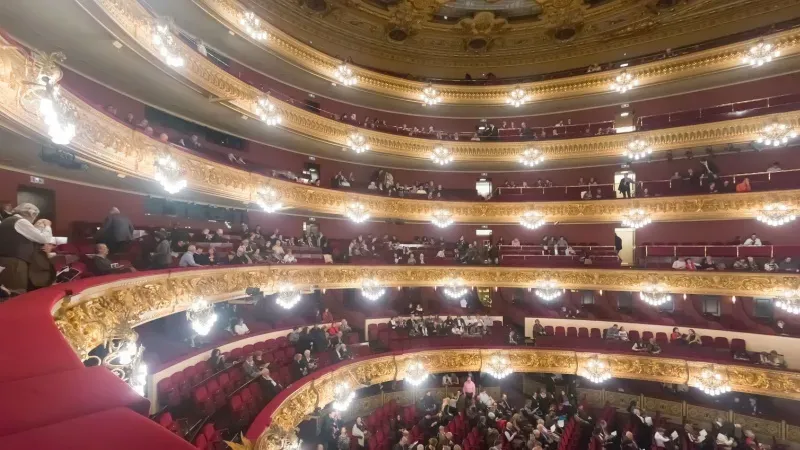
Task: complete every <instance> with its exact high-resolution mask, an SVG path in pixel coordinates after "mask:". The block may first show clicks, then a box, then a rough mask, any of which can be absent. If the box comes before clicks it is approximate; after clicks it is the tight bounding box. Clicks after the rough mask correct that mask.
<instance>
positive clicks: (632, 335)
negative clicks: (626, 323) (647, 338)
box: [628, 330, 641, 342]
mask: <svg viewBox="0 0 800 450" xmlns="http://www.w3.org/2000/svg"><path fill="white" fill-rule="evenodd" d="M628 339H629V340H630V341H632V342H639V341H640V340H641V338H640V337H639V332H638V331H637V330H631V331H628Z"/></svg>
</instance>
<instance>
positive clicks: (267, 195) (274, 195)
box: [256, 187, 283, 214]
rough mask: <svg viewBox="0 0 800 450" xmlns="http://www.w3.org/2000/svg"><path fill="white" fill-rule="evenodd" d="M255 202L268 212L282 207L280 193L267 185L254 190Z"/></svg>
mask: <svg viewBox="0 0 800 450" xmlns="http://www.w3.org/2000/svg"><path fill="white" fill-rule="evenodd" d="M256 204H257V205H258V206H260V207H261V209H263V210H264V211H266V212H268V213H270V214H272V213H274V212H275V211H277V210H279V209H281V208H283V203H281V196H280V194H279V193H278V191H276V190H275V189H272V188H269V187H263V188H261V189H259V190H258V192H256Z"/></svg>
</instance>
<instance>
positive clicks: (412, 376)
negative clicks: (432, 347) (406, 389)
mask: <svg viewBox="0 0 800 450" xmlns="http://www.w3.org/2000/svg"><path fill="white" fill-rule="evenodd" d="M429 376H430V372H428V370H427V369H425V365H424V364H422V361H420V360H418V359H414V360H411V362H409V363H408V366H406V378H405V380H406V381H407V382H409V383H410V384H411V385H412V386H419V385H420V384H422V383H423V382H424V381H425V380H427V379H428V377H429Z"/></svg>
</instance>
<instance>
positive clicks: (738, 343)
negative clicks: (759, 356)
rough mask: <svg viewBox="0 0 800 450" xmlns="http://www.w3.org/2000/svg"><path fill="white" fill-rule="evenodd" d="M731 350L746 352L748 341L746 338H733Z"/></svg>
mask: <svg viewBox="0 0 800 450" xmlns="http://www.w3.org/2000/svg"><path fill="white" fill-rule="evenodd" d="M731 351H732V352H745V351H747V343H746V342H745V340H744V339H737V338H734V339H731Z"/></svg>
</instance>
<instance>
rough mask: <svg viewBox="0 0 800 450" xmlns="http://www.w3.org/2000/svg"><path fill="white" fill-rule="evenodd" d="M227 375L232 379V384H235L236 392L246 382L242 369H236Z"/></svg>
mask: <svg viewBox="0 0 800 450" xmlns="http://www.w3.org/2000/svg"><path fill="white" fill-rule="evenodd" d="M226 373H227V374H228V376H230V377H231V384H233V386H234V390H235V389H236V388H238V387H239V386H241V385H242V382H243V381H244V372H243V371H242V368H241V367H234V368H232V369H230V370H228V371H227V372H226Z"/></svg>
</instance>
